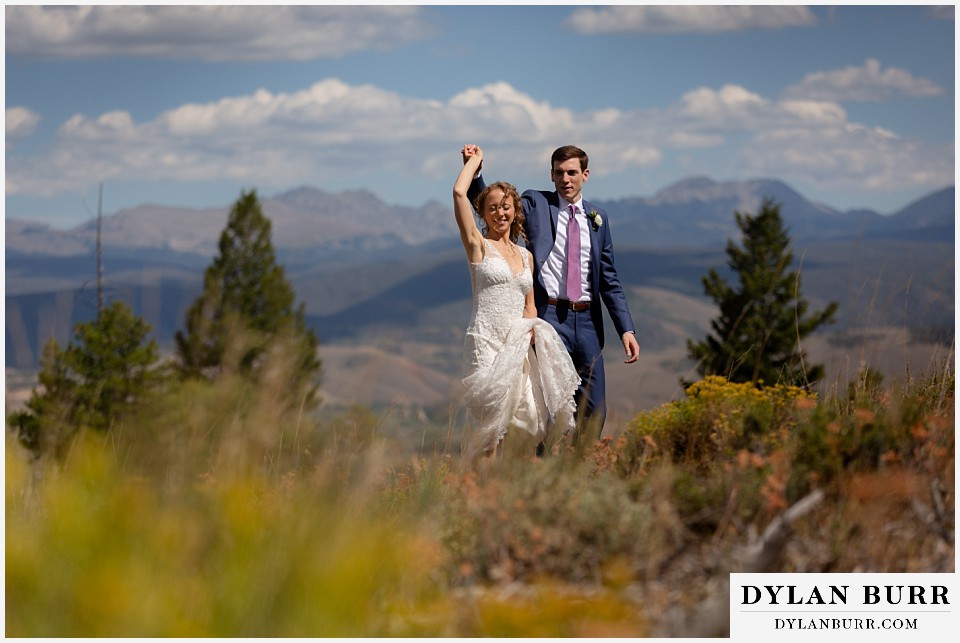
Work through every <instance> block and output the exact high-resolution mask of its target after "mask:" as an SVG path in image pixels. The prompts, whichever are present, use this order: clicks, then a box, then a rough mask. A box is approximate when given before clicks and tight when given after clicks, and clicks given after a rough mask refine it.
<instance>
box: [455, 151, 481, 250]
mask: <svg viewBox="0 0 960 643" xmlns="http://www.w3.org/2000/svg"><path fill="white" fill-rule="evenodd" d="M463 159H464V163H463V168H462V169H461V170H460V176H458V177H457V182H456V183H454V184H453V213H454V214H455V215H456V217H457V226H458V227H459V228H460V241H461V242H462V243H463V249H464V250H466V252H467V260H468V261H470V262H471V263H478V262H479V261H481V260H482V259H483V235H481V234H480V229H479V228H477V221H476V219H474V217H473V207H472V206H471V205H470V199H468V198H467V190H469V189H470V182H471V181H473V176H474V175H475V174H476V173H477V170H478V169H479V168H480V164H481V163H483V150H481V149H480V148H479V147H477V146H476V145H464V146H463Z"/></svg>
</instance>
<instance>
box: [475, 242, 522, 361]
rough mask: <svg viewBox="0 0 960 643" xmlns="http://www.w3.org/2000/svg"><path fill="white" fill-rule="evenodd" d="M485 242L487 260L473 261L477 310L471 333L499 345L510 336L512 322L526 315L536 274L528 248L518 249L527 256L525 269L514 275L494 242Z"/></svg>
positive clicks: (484, 257) (485, 258)
mask: <svg viewBox="0 0 960 643" xmlns="http://www.w3.org/2000/svg"><path fill="white" fill-rule="evenodd" d="M483 244H484V246H485V252H484V253H483V259H482V260H481V261H480V262H479V263H471V264H469V266H470V278H471V284H472V286H473V312H472V314H471V316H470V324H469V326H468V327H467V334H468V335H470V334H475V335H481V336H483V337H487V338H489V339H495V340H496V341H497V343H498V344H499V343H501V342H503V340H504V339H505V338H506V336H507V331H508V330H509V329H510V324H511V323H512V322H513V321H514V320H515V319H517V318H519V317H523V307H524V304H525V302H526V297H527V293H528V292H529V291H530V289H531V288H533V277H532V276H531V274H530V264H529V262H528V258H527V255H528V253H527V251H526V250H524V249H522V248H517V251H518V252H519V253H520V254H521V256H522V258H523V268H521V270H520V272H519V273H518V274H514V273H513V271H512V269H511V268H510V264H508V263H507V260H506V259H504V257H503V256H502V255H501V254H500V252H499V251H498V250H497V248H496V247H495V246H494V245H493V244H492V243H490V242H489V241H487V240H486V239H484V240H483Z"/></svg>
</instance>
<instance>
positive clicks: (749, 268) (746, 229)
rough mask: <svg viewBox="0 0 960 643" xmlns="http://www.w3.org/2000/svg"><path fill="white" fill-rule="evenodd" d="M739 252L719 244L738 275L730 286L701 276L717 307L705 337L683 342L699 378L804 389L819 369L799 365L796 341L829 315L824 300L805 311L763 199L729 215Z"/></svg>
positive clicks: (774, 209) (776, 208)
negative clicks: (748, 210) (752, 210)
mask: <svg viewBox="0 0 960 643" xmlns="http://www.w3.org/2000/svg"><path fill="white" fill-rule="evenodd" d="M734 217H735V218H736V222H737V227H739V228H740V230H741V232H742V242H743V247H742V248H740V247H738V246H737V245H736V244H735V243H734V242H733V241H729V242H728V243H727V256H728V257H729V259H728V262H727V265H728V266H729V267H730V268H731V270H732V271H733V272H734V273H735V274H736V275H737V276H738V277H739V281H740V286H739V288H734V287H733V286H731V285H729V284H728V283H727V281H726V280H725V279H723V278H722V277H721V276H720V275H719V273H717V271H716V270H714V269H711V270H710V272H709V273H708V274H707V276H705V277H704V278H703V286H704V291H705V293H706V294H707V295H708V296H709V297H711V298H712V299H713V300H714V301H715V302H716V303H717V304H718V306H719V309H720V314H719V316H718V317H717V318H716V319H714V320H713V321H711V323H710V327H711V328H712V330H713V333H712V334H710V335H708V336H707V337H706V338H705V339H704V340H702V341H700V342H694V341H692V340H687V351H688V354H689V356H690V357H691V358H693V359H695V360H697V364H698V365H697V371H698V372H699V373H700V375H702V376H706V375H722V376H724V377H726V378H727V379H729V380H730V381H734V382H752V383H754V384H760V383H768V384H774V383H785V384H796V385H803V386H809V385H810V384H811V383H813V382H815V381H817V380H819V379H821V378H822V377H823V366H822V365H820V364H816V365H813V364H807V363H806V362H805V357H806V356H805V352H804V351H803V349H802V348H801V346H800V342H801V340H803V339H804V338H805V337H807V336H808V335H809V334H810V333H812V332H813V331H814V330H816V329H817V328H818V327H820V326H821V325H822V324H825V323H830V322H832V321H833V317H834V315H835V313H836V311H837V307H838V305H837V303H836V302H831V303H830V304H829V305H827V307H826V308H824V309H823V310H821V311H818V312H815V313H808V307H809V303H808V302H807V301H806V299H804V298H803V297H802V295H801V290H800V274H799V272H797V271H793V270H789V266H790V264H791V262H792V261H793V255H792V253H791V252H790V251H789V250H788V247H789V245H790V237H789V235H788V233H787V231H786V229H785V228H784V224H783V220H782V219H781V217H780V205H779V204H777V203H775V202H774V201H772V200H770V199H765V200H764V201H763V204H762V206H761V209H760V212H759V214H757V215H756V216H751V215H749V214H741V213H740V212H734Z"/></svg>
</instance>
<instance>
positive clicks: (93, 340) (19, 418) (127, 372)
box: [10, 301, 160, 456]
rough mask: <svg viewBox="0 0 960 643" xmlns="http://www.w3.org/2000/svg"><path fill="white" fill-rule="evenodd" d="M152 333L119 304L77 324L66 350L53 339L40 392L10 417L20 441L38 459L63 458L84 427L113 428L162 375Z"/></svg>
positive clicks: (42, 366) (46, 351)
mask: <svg viewBox="0 0 960 643" xmlns="http://www.w3.org/2000/svg"><path fill="white" fill-rule="evenodd" d="M150 330H151V329H150V325H149V324H147V323H146V322H145V321H143V319H141V318H140V317H137V316H136V315H134V314H133V311H131V310H130V308H129V307H128V306H127V305H126V304H124V303H123V302H120V301H117V302H114V303H113V304H111V305H110V306H108V307H106V308H104V309H103V310H102V311H101V313H100V315H99V317H98V318H97V319H96V320H95V321H91V322H82V323H79V324H77V325H76V326H75V327H74V333H73V340H72V341H71V342H70V343H68V344H67V347H66V348H65V349H61V348H60V346H59V344H57V342H56V340H50V341H49V342H48V343H47V345H46V346H45V347H44V350H43V356H42V358H41V361H40V372H39V374H38V382H39V385H40V386H39V388H35V389H34V390H33V393H32V394H31V396H30V399H29V400H27V403H26V410H24V411H18V412H16V413H13V414H11V417H10V423H11V425H12V426H14V427H16V429H17V437H18V439H19V441H20V443H21V444H22V445H23V446H25V447H26V448H27V449H29V450H30V451H32V452H33V453H34V454H35V455H38V456H39V455H41V454H43V453H47V452H52V453H54V454H56V455H58V456H59V455H61V454H62V453H63V450H64V448H65V447H66V446H67V445H68V444H69V441H70V439H71V438H72V437H73V435H75V434H76V432H77V431H79V430H80V429H81V428H82V427H89V428H93V429H99V430H108V429H110V428H111V427H112V426H113V425H114V424H115V423H116V421H117V420H118V418H119V417H120V416H121V415H122V414H123V413H124V412H125V411H127V410H129V409H130V408H132V407H133V406H134V405H136V404H137V402H138V401H140V400H141V399H142V397H143V396H144V395H145V394H147V392H148V391H149V389H150V387H151V385H152V384H153V383H154V381H155V380H156V379H157V378H158V377H159V375H158V372H157V370H156V368H155V367H156V363H157V361H158V360H159V357H160V354H159V349H158V347H157V343H156V341H154V340H149V341H147V336H148V335H149V334H150Z"/></svg>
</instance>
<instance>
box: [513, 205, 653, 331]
mask: <svg viewBox="0 0 960 643" xmlns="http://www.w3.org/2000/svg"><path fill="white" fill-rule="evenodd" d="M522 201H523V213H524V216H525V217H526V224H525V226H524V232H525V233H526V235H527V240H528V242H529V246H528V248H529V250H530V252H531V253H533V266H534V271H533V277H534V279H533V296H534V301H535V302H536V304H537V313H538V314H539V315H540V316H543V313H544V311H545V310H546V308H547V291H546V289H545V288H544V286H543V279H542V277H541V276H540V268H541V267H542V266H543V264H544V263H545V262H546V260H547V256H548V255H549V254H550V251H551V250H553V245H554V242H555V241H556V238H557V220H558V218H559V213H560V196H559V195H558V194H557V193H556V192H546V191H541V190H527V191H526V192H524V193H523V195H522ZM583 209H584V212H591V211H596V212H598V213H599V214H600V218H601V220H602V221H603V223H602V224H601V225H599V226H596V225H593V223H592V222H591V223H590V259H591V260H590V293H591V295H590V297H591V301H590V317H591V318H592V319H593V325H594V326H595V327H596V330H597V336H598V337H599V339H600V346H601V347H602V346H603V340H604V337H603V335H604V333H603V313H602V312H601V306H600V303H601V301H602V302H603V304H604V306H606V308H607V312H608V313H609V314H610V318H611V319H612V320H613V325H614V328H616V329H617V334H618V336H622V335H623V334H624V333H625V332H627V331H634V330H635V328H634V325H633V318H632V317H631V316H630V310H629V309H628V308H627V298H626V296H625V295H624V293H623V287H622V286H621V285H620V277H619V276H618V275H617V268H616V265H615V264H614V260H613V240H612V238H611V236H610V221H609V218H608V217H607V213H606V212H605V211H604V210H603V209H602V208H598V207H596V206H595V205H592V204H591V203H590V202H589V201H587V200H586V199H584V200H583Z"/></svg>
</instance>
